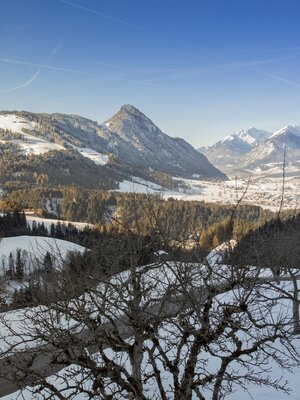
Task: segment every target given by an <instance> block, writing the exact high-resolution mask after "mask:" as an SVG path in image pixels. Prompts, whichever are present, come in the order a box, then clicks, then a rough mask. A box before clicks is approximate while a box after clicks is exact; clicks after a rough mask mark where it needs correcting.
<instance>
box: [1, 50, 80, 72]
mask: <svg viewBox="0 0 300 400" xmlns="http://www.w3.org/2000/svg"><path fill="white" fill-rule="evenodd" d="M54 54H55V53H54ZM0 62H4V63H9V64H19V65H29V66H30V67H37V68H41V69H51V70H53V71H62V72H70V73H72V74H80V75H87V74H86V72H83V71H79V70H76V69H70V68H64V67H56V66H52V65H46V64H35V63H31V62H27V61H21V60H13V59H10V58H1V57H0Z"/></svg>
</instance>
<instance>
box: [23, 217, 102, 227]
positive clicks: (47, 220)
mask: <svg viewBox="0 0 300 400" xmlns="http://www.w3.org/2000/svg"><path fill="white" fill-rule="evenodd" d="M25 214H26V221H27V223H28V224H29V225H30V227H32V223H33V221H35V222H36V223H37V224H42V223H43V224H44V225H45V227H46V228H47V229H48V231H50V227H51V225H52V224H54V225H56V224H57V223H58V222H60V223H61V224H65V225H68V224H72V225H74V226H75V227H76V228H77V229H79V230H84V229H85V228H86V227H88V228H93V226H94V225H93V224H88V223H87V222H74V221H66V220H62V219H52V218H43V217H37V216H35V215H31V214H30V213H25Z"/></svg>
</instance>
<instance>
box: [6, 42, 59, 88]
mask: <svg viewBox="0 0 300 400" xmlns="http://www.w3.org/2000/svg"><path fill="white" fill-rule="evenodd" d="M63 41H64V38H62V39H61V40H60V42H59V43H58V45H57V46H56V47H54V49H53V50H52V51H51V53H50V54H49V56H48V57H47V58H46V60H45V61H44V62H43V63H42V64H40V65H39V64H36V65H34V64H30V63H23V62H22V61H16V60H8V59H5V58H2V59H0V61H2V62H11V63H14V64H25V65H26V64H27V65H31V66H37V67H38V69H37V70H36V72H35V73H34V74H33V75H32V77H31V78H30V79H28V80H27V81H25V82H23V83H21V84H20V85H18V86H14V87H12V88H8V89H4V90H1V91H0V93H8V92H14V91H15V90H19V89H24V88H26V87H28V86H30V85H31V84H32V83H33V82H34V81H35V80H36V78H37V77H38V76H39V74H40V73H41V71H42V68H47V65H46V64H47V63H48V62H49V61H50V59H51V58H52V57H53V56H54V55H55V54H56V53H57V52H58V50H59V49H60V47H61V45H62V43H63Z"/></svg>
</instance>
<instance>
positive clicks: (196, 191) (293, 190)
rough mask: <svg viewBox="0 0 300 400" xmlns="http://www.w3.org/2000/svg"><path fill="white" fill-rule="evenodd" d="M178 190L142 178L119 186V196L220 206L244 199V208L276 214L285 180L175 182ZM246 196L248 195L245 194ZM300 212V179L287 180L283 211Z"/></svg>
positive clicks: (179, 179) (255, 179) (195, 180)
mask: <svg viewBox="0 0 300 400" xmlns="http://www.w3.org/2000/svg"><path fill="white" fill-rule="evenodd" d="M174 179H175V180H176V181H177V182H178V184H179V189H178V190H177V191H172V190H169V189H164V188H163V187H161V186H159V185H156V184H154V183H151V182H146V181H144V180H142V179H140V178H136V177H133V178H132V181H123V182H121V183H120V187H119V189H118V191H119V192H135V193H147V194H153V193H160V194H161V195H162V196H163V198H165V199H168V198H170V197H172V198H174V199H178V200H185V201H205V202H211V203H219V204H236V203H237V201H238V200H239V199H240V198H241V197H242V196H243V200H242V202H241V204H252V205H257V206H260V207H262V208H265V209H269V210H272V211H277V210H278V209H279V206H280V202H281V196H282V178H281V177H279V178H263V179H261V178H258V177H253V178H250V179H242V178H240V179H237V180H236V179H232V180H228V181H203V180H199V179H183V178H174ZM244 192H245V194H244ZM292 208H300V178H298V177H286V179H285V187H284V202H283V209H292Z"/></svg>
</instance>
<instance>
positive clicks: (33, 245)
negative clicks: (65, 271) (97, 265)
mask: <svg viewBox="0 0 300 400" xmlns="http://www.w3.org/2000/svg"><path fill="white" fill-rule="evenodd" d="M17 249H20V250H21V252H22V254H23V255H26V258H27V260H28V263H27V266H28V267H29V265H33V266H34V265H35V261H36V260H39V261H41V260H43V258H44V256H45V254H46V253H47V252H49V253H50V254H51V255H52V256H53V258H54V260H55V259H57V262H58V263H59V262H61V261H62V260H63V259H64V258H65V257H66V255H67V254H68V252H70V251H78V252H81V253H82V252H84V251H85V248H84V247H83V246H79V245H78V244H76V243H72V242H68V241H66V240H61V239H55V238H50V237H42V236H15V237H7V238H2V239H1V240H0V260H1V268H0V275H2V276H3V275H4V271H3V267H5V268H7V266H8V258H9V254H10V253H12V255H13V256H14V257H15V255H16V250H17ZM26 272H29V271H26Z"/></svg>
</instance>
